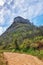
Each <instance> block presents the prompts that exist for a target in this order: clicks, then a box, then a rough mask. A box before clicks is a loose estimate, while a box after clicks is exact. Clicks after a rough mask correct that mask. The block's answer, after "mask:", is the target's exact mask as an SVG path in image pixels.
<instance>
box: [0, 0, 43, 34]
mask: <svg viewBox="0 0 43 65" xmlns="http://www.w3.org/2000/svg"><path fill="white" fill-rule="evenodd" d="M17 16H21V17H23V18H25V19H29V20H30V22H32V23H34V25H37V26H41V25H43V0H0V35H1V34H2V33H3V32H5V30H6V29H7V28H8V27H9V26H10V25H11V24H12V22H13V19H14V18H15V17H17Z"/></svg>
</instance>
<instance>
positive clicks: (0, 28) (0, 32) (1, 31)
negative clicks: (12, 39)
mask: <svg viewBox="0 0 43 65" xmlns="http://www.w3.org/2000/svg"><path fill="white" fill-rule="evenodd" d="M2 33H3V28H2V27H0V35H1V34H2Z"/></svg>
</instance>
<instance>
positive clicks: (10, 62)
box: [4, 52, 43, 65]
mask: <svg viewBox="0 0 43 65" xmlns="http://www.w3.org/2000/svg"><path fill="white" fill-rule="evenodd" d="M4 58H5V60H6V61H7V62H6V65H43V62H42V61H41V60H39V59H38V58H36V57H34V56H32V55H26V54H19V53H10V52H4Z"/></svg>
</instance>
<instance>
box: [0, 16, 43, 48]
mask: <svg viewBox="0 0 43 65" xmlns="http://www.w3.org/2000/svg"><path fill="white" fill-rule="evenodd" d="M42 36H43V27H37V26H35V25H34V24H33V23H31V22H30V21H29V20H28V19H24V18H22V17H20V16H18V17H16V18H14V22H13V23H12V24H11V26H10V27H9V28H8V29H7V30H6V31H5V32H4V33H3V34H2V35H1V36H0V46H2V47H1V48H5V49H10V48H15V45H16V46H17V47H19V46H21V44H23V42H24V40H25V39H27V40H29V39H34V38H36V37H39V39H40V38H42ZM15 43H18V44H15ZM26 43H27V42H26ZM26 46H27V44H26Z"/></svg>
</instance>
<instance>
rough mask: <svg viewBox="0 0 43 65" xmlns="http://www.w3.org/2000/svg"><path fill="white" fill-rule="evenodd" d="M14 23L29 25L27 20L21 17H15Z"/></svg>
mask: <svg viewBox="0 0 43 65" xmlns="http://www.w3.org/2000/svg"><path fill="white" fill-rule="evenodd" d="M14 23H30V22H29V20H28V19H24V18H23V17H20V16H17V17H15V18H14Z"/></svg>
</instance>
